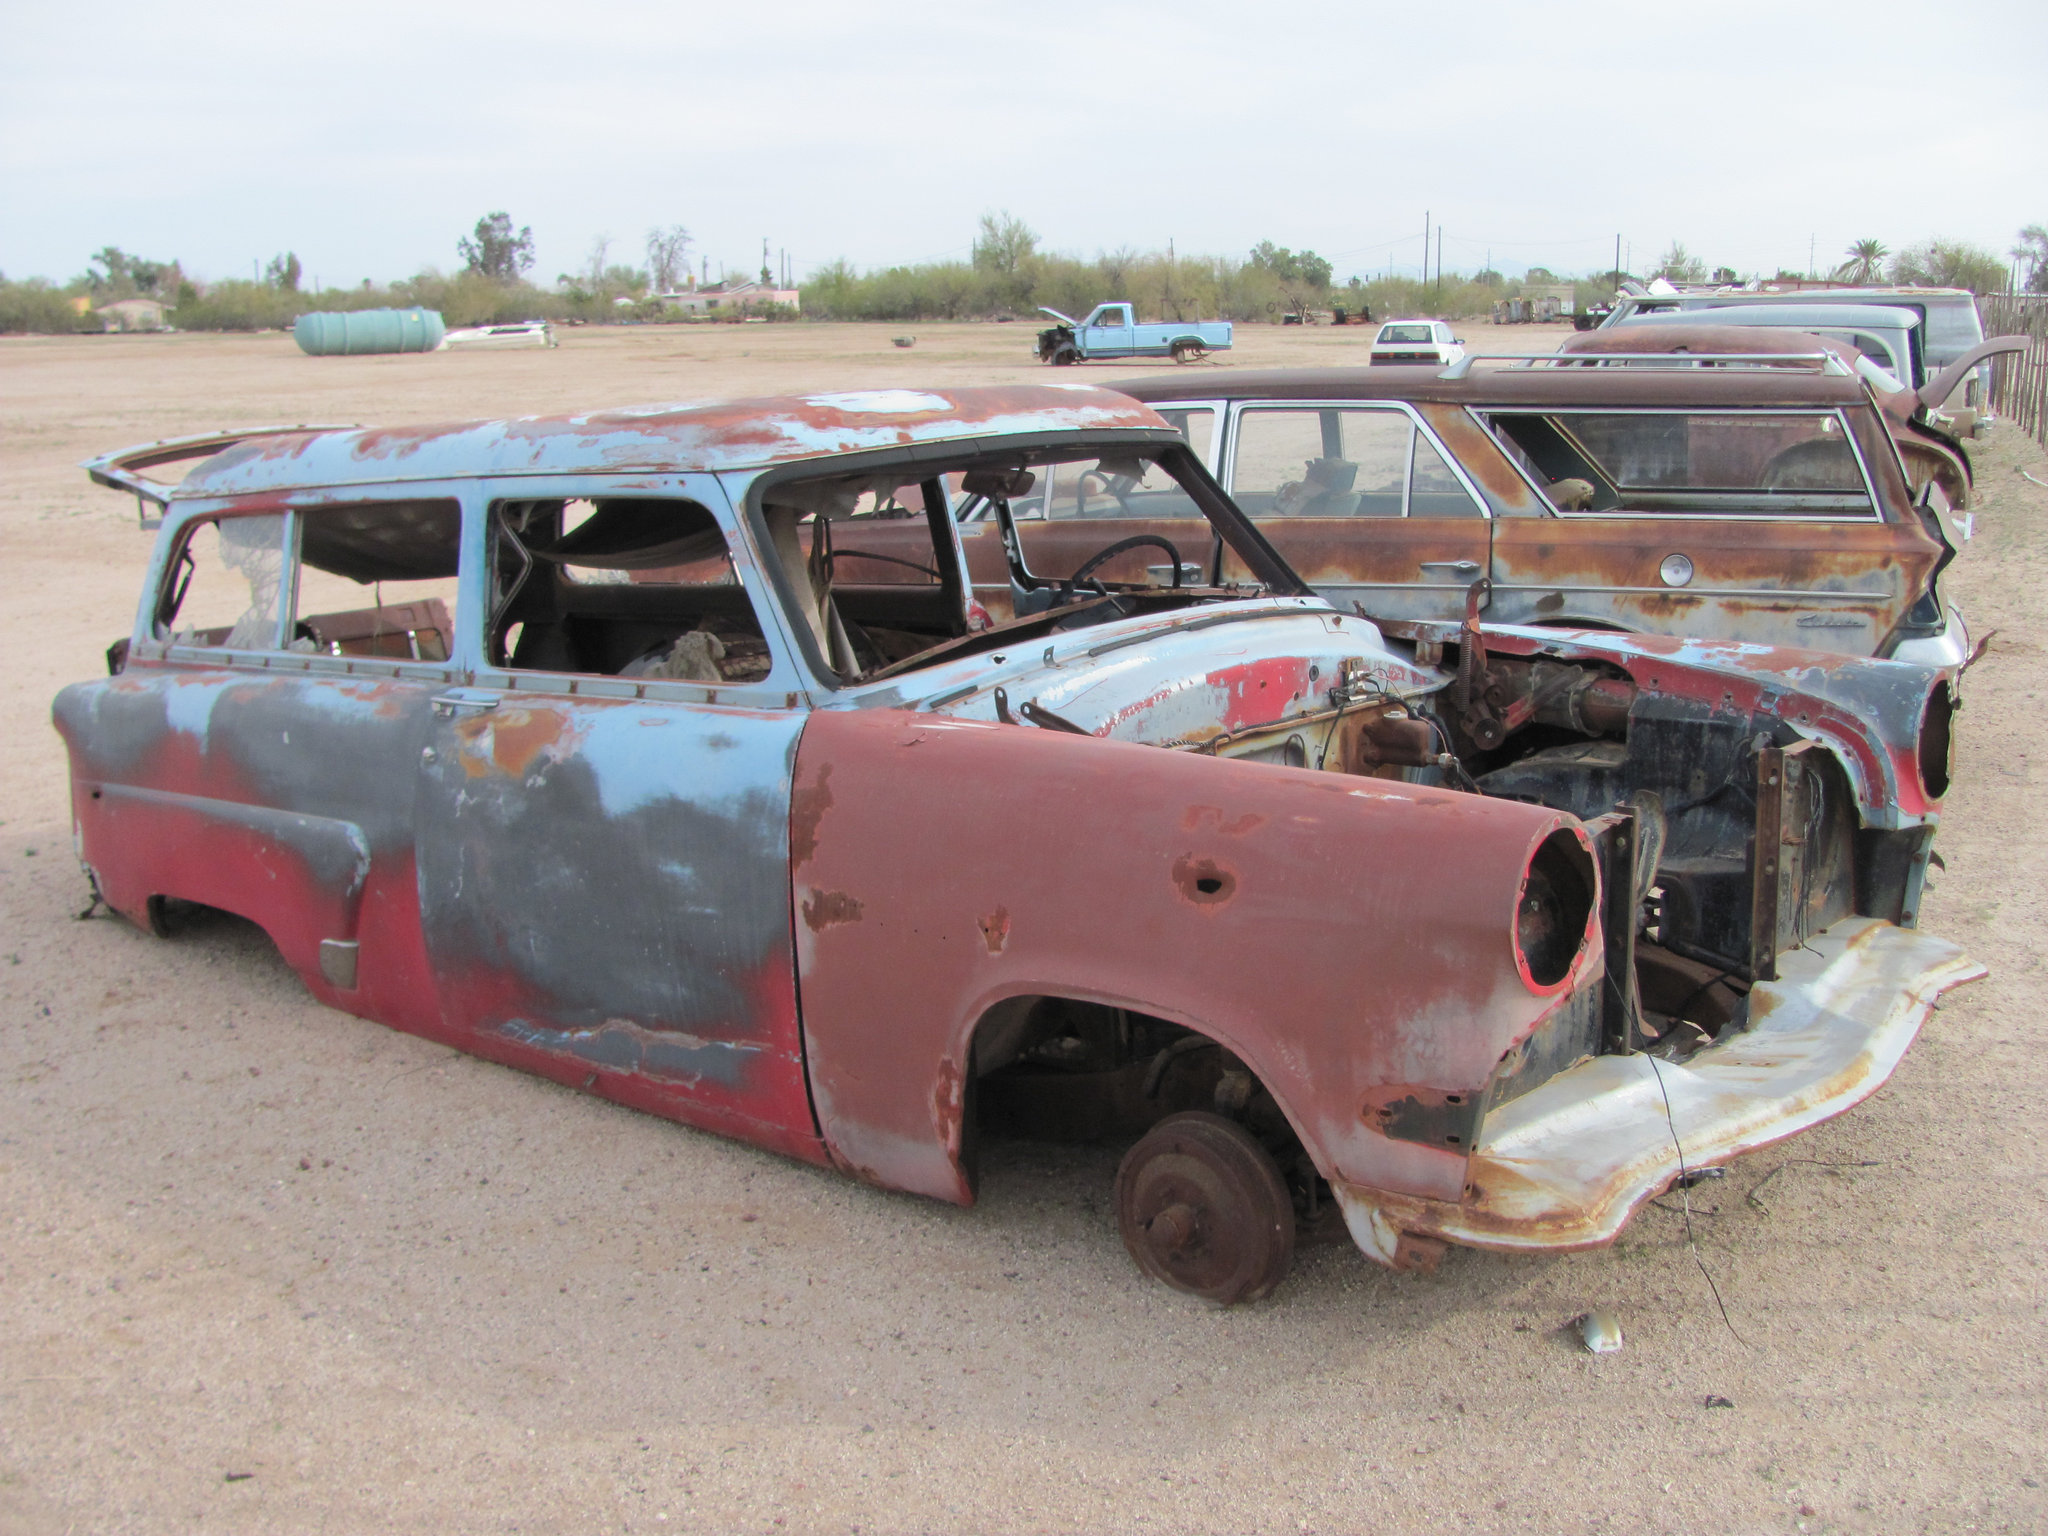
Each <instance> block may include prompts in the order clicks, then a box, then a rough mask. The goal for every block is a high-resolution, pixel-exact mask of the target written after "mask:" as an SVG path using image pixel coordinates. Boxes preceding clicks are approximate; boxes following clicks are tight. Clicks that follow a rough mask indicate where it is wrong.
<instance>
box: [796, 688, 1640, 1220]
mask: <svg viewBox="0 0 2048 1536" xmlns="http://www.w3.org/2000/svg"><path fill="white" fill-rule="evenodd" d="M1576 825H1577V824H1576V822H1574V821H1573V819H1572V818H1571V817H1570V816H1567V815H1564V814H1562V813H1559V812H1556V811H1551V810H1546V809H1543V808H1541V807H1537V806H1531V805H1526V804H1521V803H1519V802H1512V801H1504V800H1489V799H1484V798H1481V797H1479V796H1476V795H1464V794H1456V793H1452V792H1448V791H1443V790H1436V789H1429V788H1424V787H1420V786H1415V785H1408V784H1403V783H1396V782H1391V781H1387V780H1379V779H1360V778H1353V777H1350V776H1348V775H1341V774H1330V773H1316V772H1313V771H1309V770H1305V769H1290V768H1284V767H1278V766H1275V765H1271V764H1261V763H1247V762H1240V761H1233V760H1230V759H1216V758H1211V757H1207V756H1200V755H1195V754H1189V753H1179V752H1161V751H1158V750H1157V749H1154V748H1149V747H1144V746H1138V745H1134V744H1130V743H1125V742H1118V741H1109V740H1102V739H1099V738H1095V737H1090V736H1077V735H1072V734H1068V733H1065V732H1059V731H1048V730H1038V729H1035V728H1032V727H1029V726H1023V725H1004V724H995V723H985V722H980V721H969V720H955V719H947V718H942V717H935V716H932V715H929V714H910V713H906V712H902V711H897V710H882V709H876V710H860V711H832V710H826V711H820V712H819V713H817V714H815V715H813V716H812V718H811V720H810V722H809V724H808V725H807V727H806V729H805V731H804V734H803V737H802V739H801V741H800V743H799V746H798V753H797V763H796V775H795V790H794V796H793V811H792V818H791V835H790V858H791V873H792V881H793V893H792V894H793V905H794V908H795V912H796V936H797V960H798V976H799V992H800V996H801V998H802V1010H803V1026H804V1051H805V1060H806V1064H807V1069H808V1072H809V1079H810V1086H811V1093H812V1099H813V1103H814V1105H815V1107H816V1110H817V1116H818V1124H819V1128H820V1132H821V1134H822V1135H823V1137H824V1139H825V1141H826V1143H827V1145H828V1147H829V1149H830V1150H831V1153H832V1155H833V1157H834V1158H835V1159H836V1160H837V1161H838V1162H839V1163H840V1164H841V1165H842V1166H843V1167H846V1168H847V1169H849V1170H850V1171H852V1172H855V1173H857V1174H859V1175H860V1176H862V1177H864V1178H867V1179H869V1180H871V1181H873V1182H876V1183H879V1184H883V1185H887V1186H890V1187H894V1188H901V1189H907V1190H914V1191H916V1192H918V1193H922V1194H927V1195H933V1196H936V1197H938V1198H940V1199H946V1200H953V1201H958V1202H960V1203H963V1204H964V1203H968V1202H970V1201H971V1200H972V1199H973V1178H972V1168H971V1166H970V1158H969V1156H968V1154H967V1153H966V1151H965V1150H964V1149H963V1137H964V1133H965V1130H964V1122H965V1120H966V1100H967V1093H968V1084H969V1072H970V1066H971V1063H972V1061H973V1035H974V1030H975V1026H976V1024H977V1022H978V1021H979V1020H980V1019H981V1018H982V1017H983V1016H984V1015H986V1014H987V1012H988V1011H989V1010H990V1009H991V1008H992V1007H994V1006H995V1005H996V1004H998V1003H1000V1002H1002V1001H1004V1000H1006V999H1009V998H1014V997H1023V996H1050V997H1061V998H1067V999H1074V1000H1079V1001H1086V1002H1093V1003H1100V1004H1104V1005H1108V1006H1112V1007H1122V1008H1128V1009H1132V1010H1134V1011H1138V1012H1142V1013H1146V1014H1149V1015H1152V1016H1154V1017H1157V1018H1162V1019H1166V1020H1169V1021H1171V1022H1173V1023H1176V1024H1180V1025H1183V1026H1185V1027H1186V1028H1188V1029H1191V1030H1195V1031H1198V1032H1199V1033H1201V1034H1203V1035H1206V1036H1208V1037H1209V1038H1211V1039H1213V1040H1215V1041H1217V1042H1218V1043H1219V1044H1221V1045H1222V1046H1223V1047H1224V1048H1225V1049H1227V1050H1229V1051H1232V1052H1233V1053H1235V1054H1236V1055H1237V1056H1238V1057H1239V1058H1240V1059H1241V1060H1242V1061H1243V1062H1244V1063H1245V1064H1246V1066H1247V1067H1249V1068H1250V1069H1251V1070H1252V1071H1253V1072H1254V1073H1255V1074H1257V1076H1258V1078H1259V1079H1260V1081H1261V1082H1262V1083H1263V1084H1264V1085H1265V1087H1266V1088H1267V1089H1268V1090H1269V1091H1270V1092H1271V1093H1272V1094H1273V1096H1274V1098H1275V1100H1276V1101H1277V1102H1278V1103H1279V1105H1280V1107H1281V1109H1282V1110H1283V1111H1284V1113H1285V1114H1286V1115H1287V1117H1288V1119H1289V1120H1290V1121H1291V1123H1292V1124H1293V1126H1294V1129H1295V1131H1296V1133H1297V1135H1299V1137H1300V1139H1301V1141H1302V1144H1303V1145H1304V1147H1305V1148H1307V1150H1308V1151H1309V1154H1310V1156H1311V1157H1312V1158H1313V1159H1314V1160H1315V1162H1316V1164H1317V1166H1318V1167H1319V1168H1321V1169H1323V1170H1324V1171H1325V1173H1326V1174H1328V1175H1329V1176H1331V1177H1333V1178H1334V1177H1341V1178H1346V1179H1352V1180H1355V1181H1359V1182H1365V1183H1371V1184H1373V1185H1375V1186H1377V1187H1381V1188H1394V1189H1401V1190H1405V1191H1409V1192H1412V1193H1414V1194H1416V1195H1418V1196H1422V1195H1428V1196H1432V1197H1435V1198H1452V1199H1455V1198H1456V1196H1457V1192H1458V1190H1460V1189H1461V1188H1462V1187H1463V1184H1464V1174H1465V1159H1466V1150H1467V1149H1465V1148H1464V1147H1462V1146H1456V1145H1446V1144H1442V1143H1441V1142H1440V1143H1439V1144H1437V1145H1429V1144H1427V1143H1426V1142H1425V1141H1423V1140H1417V1139H1408V1138H1404V1137H1403V1136H1400V1135H1394V1134H1388V1129H1389V1125H1390V1121H1391V1122H1393V1124H1392V1128H1393V1129H1397V1130H1398V1129H1403V1128H1405V1126H1404V1125H1403V1124H1402V1117H1401V1116H1399V1115H1396V1116H1393V1117H1387V1116H1382V1115H1381V1114H1380V1113H1378V1112H1379V1111H1380V1110H1381V1109H1383V1108H1385V1107H1387V1106H1389V1105H1394V1104H1397V1103H1402V1102H1405V1101H1408V1100H1413V1101H1415V1102H1416V1103H1417V1104H1421V1105H1424V1106H1428V1105H1430V1104H1441V1103H1443V1102H1444V1101H1445V1100H1446V1098H1447V1097H1449V1096H1453V1095H1456V1096H1459V1097H1460V1098H1462V1096H1464V1095H1477V1094H1480V1093H1482V1092H1483V1091H1484V1090H1485V1088H1486V1086H1487V1084H1488V1082H1489V1081H1490V1079H1491V1077H1492V1075H1493V1073H1494V1071H1495V1069H1496V1067H1497V1066H1498V1065H1499V1064H1500V1062H1501V1061H1502V1058H1503V1057H1504V1056H1505V1055H1506V1054H1507V1053H1508V1052H1509V1051H1511V1050H1512V1049H1513V1048H1514V1047H1515V1046H1516V1045H1517V1044H1518V1043H1519V1042H1521V1041H1523V1040H1525V1039H1527V1038H1528V1037H1529V1036H1530V1035H1531V1034H1532V1033H1533V1032H1534V1031H1535V1030H1536V1029H1537V1028H1538V1026H1539V1025H1540V1024H1541V1023H1542V1022H1543V1021H1544V1020H1545V1019H1546V1018H1548V1017H1549V1016H1550V1015H1551V1014H1552V1013H1553V1012H1554V1011H1556V1010H1558V1009H1560V1008H1563V1007H1566V1006H1568V1005H1569V1004H1570V1002H1571V1000H1572V999H1573V998H1575V997H1577V996H1579V995H1581V994H1583V993H1584V992H1585V990H1586V989H1587V988H1588V987H1591V986H1593V985H1595V984H1596V983H1597V979H1598V977H1599V976H1600V974H1601V973H1602V970H1601V968H1602V958H1601V945H1600V943H1599V940H1598V924H1597V921H1589V922H1588V924H1587V933H1586V939H1585V941H1584V942H1583V943H1582V945H1581V947H1580V949H1579V951H1578V953H1577V955H1576V957H1575V958H1574V960H1573V961H1572V963H1571V967H1570V970H1569V973H1568V975H1567V976H1566V977H1565V978H1564V980H1563V981H1562V982H1560V983H1558V984H1556V985H1555V986H1553V987H1550V988H1543V989H1538V988H1535V987H1532V986H1531V984H1530V983H1529V982H1528V981H1527V980H1526V979H1525V976H1524V974H1523V972H1522V970H1521V968H1520V962H1519V957H1518V955H1517V952H1516V947H1515V940H1514V933H1515V927H1514V924H1515V915H1516V911H1517V907H1518V904H1519V902H1520V899H1521V895H1522V882H1523V877H1524V874H1525V871H1526V870H1527V868H1528V866H1529V862H1530V860H1531V858H1532V857H1533V855H1534V852H1535V850H1536V848H1537V847H1538V845H1540V844H1541V843H1542V842H1543V840H1544V839H1545V838H1546V837H1549V836H1550V835H1551V834H1553V833H1554V832H1556V831H1557V830H1558V829H1560V828H1575V827H1576ZM1452 1102H1458V1100H1456V1099H1454V1100H1452ZM1408 1118H1409V1119H1411V1120H1412V1119H1413V1118H1414V1117H1413V1116H1409V1117H1408ZM1422 1118H1423V1120H1425V1121H1426V1120H1427V1116H1426V1115H1424V1116H1423V1117H1422Z"/></svg>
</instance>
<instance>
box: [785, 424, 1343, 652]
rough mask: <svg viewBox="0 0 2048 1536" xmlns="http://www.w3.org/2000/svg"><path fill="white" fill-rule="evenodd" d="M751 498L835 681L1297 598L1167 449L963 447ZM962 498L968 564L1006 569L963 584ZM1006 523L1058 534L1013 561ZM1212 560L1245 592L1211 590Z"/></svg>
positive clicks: (1276, 567) (1213, 495)
mask: <svg viewBox="0 0 2048 1536" xmlns="http://www.w3.org/2000/svg"><path fill="white" fill-rule="evenodd" d="M749 500H750V504H751V515H752V516H753V518H754V519H755V527H756V529H757V531H758V534H759V538H760V543H761V546H762V549H763V552H764V555H765V556H766V559H767V562H768V565H769V567H770V572H769V574H770V576H771V579H772V580H773V582H774V584H775V585H776V587H777V589H778V591H779V593H780V594H781V596H782V598H783V601H784V603H785V605H786V607H787V609H788V611H789V615H790V619H791V623H790V626H789V627H790V630H791V632H792V633H793V634H794V635H795V637H796V639H797V642H798V644H799V646H800V647H801V648H802V649H803V650H804V651H806V652H807V654H808V656H809V658H810V660H811V662H812V664H813V665H814V666H815V667H816V668H817V669H818V670H819V672H820V673H821V675H822V676H824V677H825V678H827V679H829V680H831V681H834V682H837V683H840V684H852V683H860V682H869V681H873V680H875V679H877V678H881V677H888V676H895V675H897V674H899V673H902V672H908V671H915V670H917V669H918V668H920V667H925V666H930V665H935V664H936V663H938V662H940V661H944V660H948V659H951V658H953V657H955V656H959V655H964V654H970V653H973V652H975V651H980V650H986V649H989V648H991V647H994V646H1000V645H1003V644H1006V643H1015V642H1016V641H1017V640H1018V639H1020V638H1022V637H1024V636H1026V635H1028V634H1032V633H1042V632H1049V631H1053V630H1060V629H1068V628H1076V627H1082V626H1086V625H1091V624H1102V623H1109V622H1113V621H1114V620H1116V619H1119V618H1124V617H1129V616H1131V615H1133V614H1137V613H1156V612H1160V611H1164V610H1170V609H1173V608H1178V607H1186V606H1190V605H1193V604H1197V603H1204V602H1215V601H1218V600H1220V599H1223V598H1231V597H1246V596H1253V595H1257V594H1260V593H1263V592H1265V591H1268V590H1280V591H1283V592H1286V593H1288V594H1289V595H1297V594H1300V593H1304V592H1306V590H1307V589H1306V588H1305V587H1304V586H1303V585H1302V584H1301V582H1300V580H1299V578H1297V577H1295V576H1294V574H1293V573H1292V572H1291V571H1289V570H1288V569H1287V567H1286V566H1285V564H1284V563H1282V562H1281V561H1280V559H1279V557H1278V556H1277V555H1275V554H1274V553H1273V551H1272V548H1271V546H1270V545H1268V544H1266V542H1265V541H1264V539H1263V538H1262V537H1261V536H1260V535H1259V534H1258V532H1257V531H1256V530H1255V529H1253V528H1252V526H1251V525H1250V523H1249V522H1248V521H1246V520H1245V518H1244V517H1243V515H1242V514H1241V513H1239V512H1238V511H1237V509H1236V508H1235V507H1234V506H1232V505H1231V503H1230V501H1229V500H1228V498H1226V497H1225V496H1224V495H1223V493H1222V491H1221V490H1220V489H1219V488H1218V487H1217V486H1216V483H1215V481H1213V480H1212V479H1210V478H1209V476H1208V473H1207V471H1206V470H1204V469H1203V468H1202V466H1201V463H1200V461H1199V460H1198V459H1197V457H1196V456H1195V454H1194V453H1193V452H1192V451H1191V450H1190V449H1189V448H1188V447H1187V446H1186V445H1185V444H1184V443H1182V442H1180V441H1177V440H1175V441H1161V440H1157V439H1152V440H1143V441H1139V442H1136V443H1122V442H1119V443H1117V444H1114V445H1105V444H1103V443H1102V442H1101V441H1100V440H1099V439H1098V440H1097V441H1095V442H1094V443H1085V442H1083V443H1074V442H1068V443H1061V444H1053V445H1037V446H1030V447H1013V448H1009V449H1007V450H1004V451H998V452H991V450H990V449H989V448H988V447H987V446H986V445H974V446H971V447H967V448H964V449H963V450H962V452H961V453H960V455H959V456H958V458H957V459H951V460H948V459H943V458H931V459H926V458H922V457H921V458H920V459H919V460H918V461H917V462H916V464H915V466H914V467H907V466H905V467H897V466H883V467H880V468H866V467H864V468H862V469H861V470H860V471H858V472H856V473H851V474H849V473H847V472H846V471H844V470H843V469H842V470H840V471H838V472H836V473H832V474H824V475H818V474H812V475H808V476H806V475H802V474H784V475H771V476H768V477H764V479H763V480H762V481H761V482H758V483H757V485H756V487H755V489H754V491H753V492H752V495H751V496H750V498H749ZM962 501H965V502H968V503H978V504H979V508H978V510H980V511H981V513H982V516H983V520H984V521H993V522H994V523H995V524H996V525H997V526H996V527H995V528H993V529H982V530H979V532H980V534H981V537H980V538H979V539H978V540H977V544H976V550H977V559H978V560H980V561H984V562H987V561H992V560H993V559H994V558H996V557H997V556H998V555H999V556H1000V558H1001V561H1002V563H1003V565H1004V566H1005V567H1006V570H1005V571H1003V572H996V573H991V572H985V571H977V572H970V570H969V568H968V558H967V555H966V553H965V552H964V550H963V546H962V542H961V537H960V529H959V526H958V523H957V521H956V507H957V504H958V503H959V502H962ZM1104 517H1107V518H1113V519H1116V520H1117V521H1118V523H1119V525H1120V526H1119V527H1118V528H1116V529H1114V530H1112V533H1113V535H1114V536H1112V537H1105V536H1104V534H1103V532H1102V530H1101V529H1100V528H1099V526H1094V525H1093V520H1094V519H1097V518H1104ZM1020 521H1022V522H1026V523H1028V524H1030V525H1032V526H1041V525H1043V526H1047V527H1048V528H1049V529H1051V528H1057V529H1058V531H1059V537H1057V538H1055V539H1054V540H1052V541H1051V542H1040V541H1037V540H1034V542H1033V544H1032V553H1031V556H1030V558H1028V559H1027V556H1026V551H1025V545H1024V541H1023V540H1022V539H1021V538H1020V536H1019V534H1018V524H1019V522H1020ZM990 534H993V535H995V536H996V537H994V538H989V537H988V535H990ZM1083 544H1085V545H1086V546H1087V547H1086V548H1082V547H1081V546H1082V545H1083ZM1070 545H1071V546H1072V547H1069V546H1070ZM1226 551H1229V552H1231V553H1234V554H1235V555H1236V556H1237V559H1236V560H1235V561H1233V562H1232V567H1233V569H1234V570H1244V571H1246V572H1248V573H1250V574H1249V576H1248V578H1247V579H1245V580H1240V581H1237V582H1233V583H1224V582H1222V581H1221V580H1220V579H1219V572H1220V569H1221V566H1222V564H1223V561H1224V557H1225V552H1226ZM991 574H993V575H994V579H996V580H997V581H1002V580H1004V579H1005V578H1006V579H1007V585H1008V595H1009V602H1008V606H1009V609H1010V612H1011V615H1012V617H1010V618H1009V619H1008V620H1007V621H1005V622H1002V623H998V622H996V620H995V619H993V618H992V617H991V615H990V613H989V611H988V609H987V608H985V607H984V606H983V605H982V604H981V603H980V602H979V601H977V600H976V597H975V585H976V582H977V581H979V582H982V583H983V584H984V589H985V587H986V583H987V581H988V580H989V579H990V576H991ZM991 602H992V603H993V602H994V599H993V598H992V599H991Z"/></svg>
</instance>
